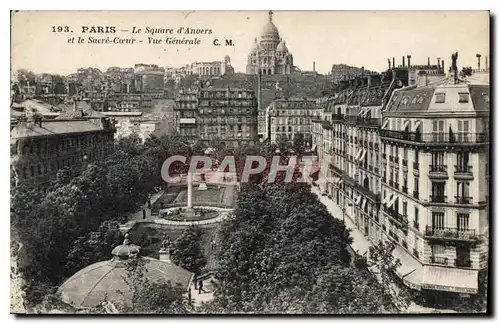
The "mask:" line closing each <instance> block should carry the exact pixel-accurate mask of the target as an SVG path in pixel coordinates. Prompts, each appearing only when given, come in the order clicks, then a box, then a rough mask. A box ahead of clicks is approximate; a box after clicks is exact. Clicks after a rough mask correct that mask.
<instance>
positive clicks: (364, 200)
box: [361, 198, 366, 209]
mask: <svg viewBox="0 0 500 324" xmlns="http://www.w3.org/2000/svg"><path fill="white" fill-rule="evenodd" d="M365 206H366V198H363V201H362V202H361V209H365Z"/></svg>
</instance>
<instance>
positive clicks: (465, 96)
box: [458, 92, 469, 102]
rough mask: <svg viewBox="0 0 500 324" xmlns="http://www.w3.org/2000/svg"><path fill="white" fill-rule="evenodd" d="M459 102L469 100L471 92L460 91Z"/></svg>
mask: <svg viewBox="0 0 500 324" xmlns="http://www.w3.org/2000/svg"><path fill="white" fill-rule="evenodd" d="M458 102H469V94H468V93H466V92H465V93H459V94H458Z"/></svg>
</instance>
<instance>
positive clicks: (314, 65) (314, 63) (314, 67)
mask: <svg viewBox="0 0 500 324" xmlns="http://www.w3.org/2000/svg"><path fill="white" fill-rule="evenodd" d="M313 72H316V62H315V61H313Z"/></svg>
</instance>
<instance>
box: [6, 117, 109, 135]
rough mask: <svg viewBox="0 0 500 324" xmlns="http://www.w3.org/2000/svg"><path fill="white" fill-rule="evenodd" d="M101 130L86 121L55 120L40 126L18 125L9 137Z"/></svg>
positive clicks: (34, 124)
mask: <svg viewBox="0 0 500 324" xmlns="http://www.w3.org/2000/svg"><path fill="white" fill-rule="evenodd" d="M101 130H103V128H101V127H99V126H97V125H96V124H94V123H92V122H90V121H88V120H78V119H55V120H47V121H42V123H41V125H40V124H38V123H32V124H31V126H30V125H28V123H19V124H18V125H16V126H15V127H14V128H13V129H12V131H11V132H10V137H11V138H12V139H14V138H26V137H38V136H51V135H61V134H77V133H86V132H97V131H101Z"/></svg>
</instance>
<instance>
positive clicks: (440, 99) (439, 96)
mask: <svg viewBox="0 0 500 324" xmlns="http://www.w3.org/2000/svg"><path fill="white" fill-rule="evenodd" d="M444 100H445V94H444V93H436V101H435V102H436V103H444Z"/></svg>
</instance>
